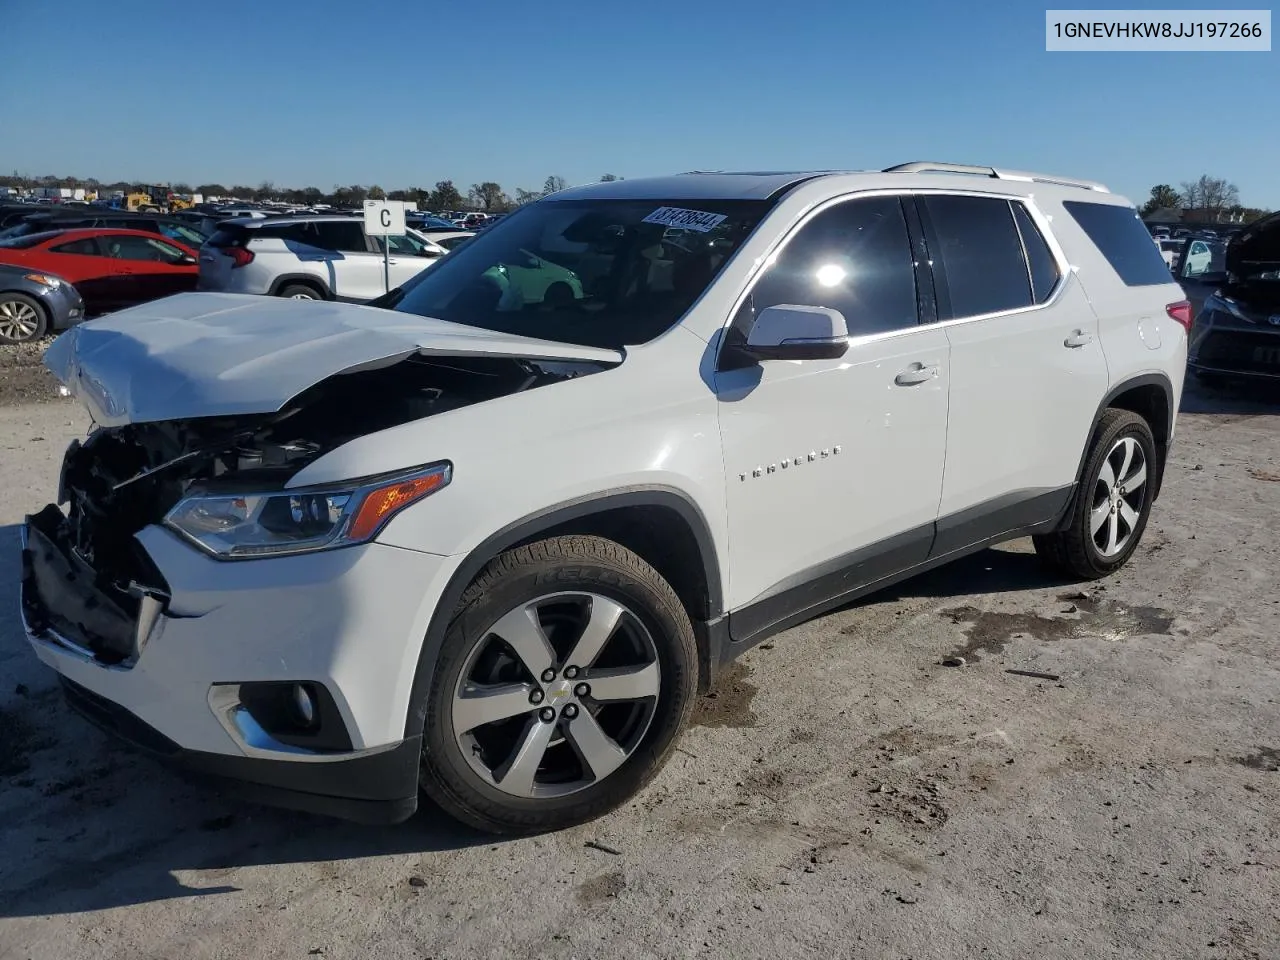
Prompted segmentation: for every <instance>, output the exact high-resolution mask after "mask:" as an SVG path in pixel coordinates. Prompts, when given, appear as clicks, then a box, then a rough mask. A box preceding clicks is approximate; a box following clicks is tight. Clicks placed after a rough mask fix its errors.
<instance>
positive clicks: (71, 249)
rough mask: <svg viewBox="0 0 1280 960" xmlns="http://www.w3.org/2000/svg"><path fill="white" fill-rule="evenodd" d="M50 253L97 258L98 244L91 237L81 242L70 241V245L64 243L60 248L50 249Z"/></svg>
mask: <svg viewBox="0 0 1280 960" xmlns="http://www.w3.org/2000/svg"><path fill="white" fill-rule="evenodd" d="M49 252H50V253H76V254H79V255H80V256H82V257H96V256H98V242H97V241H96V240H94V239H93V237H85V238H84V239H83V240H72V241H71V242H70V243H64V244H62V246H60V247H50V248H49Z"/></svg>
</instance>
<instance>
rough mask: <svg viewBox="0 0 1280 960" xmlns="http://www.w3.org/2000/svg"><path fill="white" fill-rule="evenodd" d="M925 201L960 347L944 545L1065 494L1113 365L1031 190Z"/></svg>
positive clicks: (982, 534) (939, 550) (1024, 521)
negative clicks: (1028, 197)
mask: <svg viewBox="0 0 1280 960" xmlns="http://www.w3.org/2000/svg"><path fill="white" fill-rule="evenodd" d="M918 208H919V210H920V214H921V219H922V221H923V223H924V229H925V237H926V242H927V243H928V245H929V250H930V258H931V260H932V262H933V265H934V279H935V288H936V293H937V298H938V317H939V321H940V323H941V324H942V325H943V328H944V329H945V330H946V334H947V339H948V340H949V342H950V345H951V382H950V389H951V395H950V410H949V414H948V418H949V419H948V427H947V464H946V471H945V474H944V477H943V482H942V501H941V507H940V510H939V514H938V536H937V540H936V541H935V543H934V548H933V555H934V556H943V555H946V554H948V553H950V552H952V551H954V550H958V549H962V548H964V547H966V546H968V545H970V544H972V543H976V542H979V541H982V540H986V539H988V538H991V537H995V536H998V535H1000V534H1003V533H1006V532H1008V531H1011V530H1014V529H1017V528H1019V527H1023V526H1027V525H1029V524H1032V523H1038V522H1041V521H1043V520H1047V519H1050V518H1051V517H1053V516H1055V515H1056V514H1057V512H1058V511H1059V510H1060V508H1061V507H1063V506H1064V505H1065V504H1066V502H1067V500H1068V499H1069V498H1070V495H1071V490H1072V485H1073V483H1074V481H1075V475H1076V468H1077V466H1078V464H1079V461H1080V456H1081V453H1082V451H1083V450H1084V448H1085V444H1086V443H1087V442H1088V439H1089V433H1090V430H1091V429H1092V425H1093V419H1094V416H1095V414H1096V412H1097V405H1098V402H1099V401H1100V400H1101V399H1102V397H1103V395H1104V394H1105V393H1106V392H1107V363H1106V359H1105V357H1104V356H1103V353H1102V346H1101V343H1100V342H1099V337H1098V322H1097V318H1096V317H1095V316H1094V313H1093V310H1092V308H1091V306H1090V304H1089V301H1088V299H1087V298H1086V297H1085V294H1084V291H1083V289H1082V288H1081V286H1080V284H1079V283H1078V282H1076V281H1075V279H1074V276H1073V274H1072V273H1071V271H1070V270H1069V268H1068V267H1067V264H1066V261H1065V259H1064V258H1063V256H1062V254H1061V252H1060V251H1056V250H1054V249H1053V248H1052V247H1051V246H1050V242H1049V241H1048V240H1047V239H1046V237H1047V236H1048V230H1047V222H1046V221H1044V220H1043V219H1042V217H1041V216H1040V214H1039V212H1038V211H1035V210H1034V209H1033V208H1032V207H1031V206H1030V205H1029V204H1028V203H1027V202H1026V201H1023V200H1020V199H1016V198H1004V197H993V196H974V195H958V194H941V193H940V194H922V195H920V196H919V198H918ZM1147 246H1148V247H1149V248H1152V249H1150V251H1149V252H1150V253H1151V255H1152V256H1153V257H1156V258H1157V260H1158V258H1159V255H1158V253H1157V252H1156V251H1155V250H1154V245H1153V244H1152V243H1151V242H1150V240H1148V241H1147Z"/></svg>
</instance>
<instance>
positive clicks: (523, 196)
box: [513, 177, 551, 207]
mask: <svg viewBox="0 0 1280 960" xmlns="http://www.w3.org/2000/svg"><path fill="white" fill-rule="evenodd" d="M547 179H548V180H550V179H551V178H550V177H548V178H547ZM542 197H543V194H541V193H539V192H538V191H537V190H522V189H521V188H520V187H516V195H515V199H514V201H513V202H514V203H515V205H516V206H517V207H523V206H524V205H525V204H526V203H533V202H534V201H535V200H541V199H542Z"/></svg>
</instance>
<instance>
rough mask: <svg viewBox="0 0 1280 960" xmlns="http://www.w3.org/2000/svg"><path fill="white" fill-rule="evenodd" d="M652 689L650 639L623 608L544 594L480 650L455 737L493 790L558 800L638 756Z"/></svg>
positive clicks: (498, 626) (606, 601)
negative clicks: (557, 798) (636, 754)
mask: <svg viewBox="0 0 1280 960" xmlns="http://www.w3.org/2000/svg"><path fill="white" fill-rule="evenodd" d="M661 681H662V675H661V668H660V666H659V663H658V654H657V648H656V646H655V644H654V641H653V637H652V636H651V635H650V633H649V631H648V629H647V628H646V627H645V625H644V624H643V623H642V622H641V620H640V618H639V617H637V616H636V614H635V613H634V612H633V611H631V610H630V609H629V608H628V607H627V606H625V605H624V604H622V603H619V602H618V601H616V600H613V599H610V598H609V597H605V596H602V595H600V594H598V593H587V592H572V593H555V594H548V595H545V596H542V597H538V598H537V599H535V600H532V601H530V602H528V603H523V604H521V605H520V606H518V607H516V608H515V609H513V610H510V611H509V612H507V613H506V614H504V615H503V616H502V617H500V618H498V620H497V621H496V622H495V623H494V624H493V625H492V626H490V627H489V628H488V629H487V630H486V631H485V632H484V633H483V634H482V635H481V636H480V637H479V638H478V639H477V641H476V642H475V645H474V646H473V647H472V649H471V651H470V653H469V654H468V655H467V657H466V660H465V661H464V663H463V667H462V670H461V672H460V674H459V678H458V682H457V684H456V686H455V689H454V694H453V703H452V720H453V734H454V737H455V738H456V741H457V744H458V747H459V749H460V750H461V752H462V755H463V757H465V758H466V761H467V763H468V765H469V766H470V767H471V769H472V770H473V771H474V772H475V773H476V774H477V775H479V776H480V777H481V778H482V779H483V780H484V781H485V782H486V783H487V784H489V785H490V786H492V787H495V788H497V789H498V790H500V791H502V792H503V793H506V794H509V795H512V796H515V797H520V798H525V799H529V798H535V799H538V798H550V797H561V796H566V795H568V794H571V793H576V792H578V791H580V790H584V789H586V788H588V787H591V786H593V785H594V784H597V783H599V782H600V781H601V780H603V779H604V778H606V777H608V776H609V775H610V774H611V773H613V772H614V771H615V770H617V769H618V768H619V767H621V766H622V765H623V764H624V763H625V762H626V761H627V759H628V758H629V757H630V756H631V755H632V754H633V753H634V752H635V751H636V749H637V748H638V747H639V746H640V744H641V742H642V741H643V740H644V737H645V734H646V732H647V731H648V729H649V726H650V724H651V723H652V721H653V717H654V712H655V710H656V708H657V699H658V693H659V690H660V689H661Z"/></svg>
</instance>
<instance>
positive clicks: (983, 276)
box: [921, 196, 1043, 320]
mask: <svg viewBox="0 0 1280 960" xmlns="http://www.w3.org/2000/svg"><path fill="white" fill-rule="evenodd" d="M921 202H922V205H923V207H924V210H925V212H926V214H927V218H928V224H927V226H926V230H927V231H928V234H929V244H930V247H931V248H932V252H933V253H932V255H933V256H934V258H935V259H937V260H940V261H941V264H942V271H940V272H939V273H936V274H935V281H936V287H937V294H938V319H939V320H953V319H958V318H961V317H977V316H981V315H983V314H987V313H1002V312H1004V311H1007V310H1017V309H1020V308H1023V307H1029V306H1031V304H1032V297H1031V280H1030V274H1029V273H1028V269H1027V261H1026V259H1025V258H1024V257H1023V253H1022V240H1021V239H1020V237H1019V235H1018V229H1017V227H1016V226H1015V225H1014V220H1013V212H1012V211H1011V210H1010V209H1009V201H1008V200H1004V199H1001V198H998V197H952V196H926V197H921ZM1042 242H1043V240H1042Z"/></svg>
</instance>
